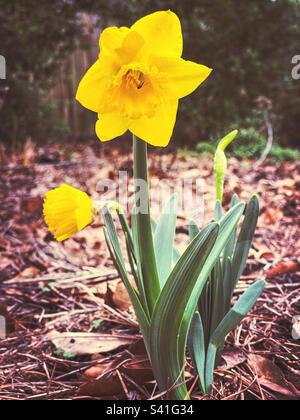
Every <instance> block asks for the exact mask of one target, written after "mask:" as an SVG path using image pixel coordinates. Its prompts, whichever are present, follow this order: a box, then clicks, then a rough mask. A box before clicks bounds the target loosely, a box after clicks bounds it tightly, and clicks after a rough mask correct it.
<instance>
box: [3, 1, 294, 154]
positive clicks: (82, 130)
mask: <svg viewBox="0 0 300 420" xmlns="http://www.w3.org/2000/svg"><path fill="white" fill-rule="evenodd" d="M167 9H171V10H173V11H174V12H176V13H177V14H178V16H179V17H180V20H181V22H182V29H183V35H184V54H183V57H184V58H186V59H189V60H192V61H196V62H199V63H201V64H205V65H207V66H209V67H212V68H213V69H214V72H213V73H212V75H211V76H210V77H209V79H208V80H207V81H206V82H205V83H204V84H203V85H202V86H201V87H200V89H199V90H197V91H196V92H195V93H193V94H192V95H190V96H189V97H187V98H185V99H183V100H182V101H181V103H180V112H179V114H178V120H177V124H176V128H175V132H174V137H175V142H174V144H176V146H177V147H184V148H186V149H193V150H198V152H203V151H204V152H210V151H212V149H211V146H214V145H215V144H216V142H217V140H218V139H219V138H220V137H222V136H223V135H224V134H226V133H227V132H228V131H230V130H231V129H235V128H239V129H241V136H240V140H239V141H238V142H237V143H239V144H240V147H239V148H236V147H235V148H234V150H233V153H234V154H235V156H236V157H238V158H240V157H243V156H247V157H249V158H255V159H256V158H258V157H259V156H260V155H261V153H262V152H263V150H264V148H265V145H266V137H267V125H266V115H267V117H268V119H269V121H270V122H271V124H272V127H273V129H274V137H275V145H274V146H273V149H272V153H273V155H274V160H276V159H279V160H281V159H282V158H284V159H293V158H294V157H295V156H296V155H295V154H294V153H292V152H291V150H290V148H297V147H298V145H299V144H300V142H299V140H300V80H293V79H292V76H291V72H292V68H293V65H292V63H291V60H292V57H293V56H295V55H299V54H300V47H299V36H300V3H299V0H251V1H245V0H244V1H241V0H184V1H182V0H127V1H124V0H110V1H107V0H97V1H96V0H82V1H81V0H80V1H75V0H51V1H49V0H26V1H22V0H14V1H10V2H8V1H7V0H0V55H3V56H4V57H5V59H6V62H7V79H6V80H0V121H1V124H0V140H1V141H5V142H9V143H10V144H13V145H14V144H16V143H18V142H24V141H26V140H27V139H28V138H31V139H32V140H33V141H36V142H39V141H40V142H45V141H64V140H67V139H70V138H72V139H75V138H77V139H79V140H80V141H83V140H84V139H85V138H88V137H91V136H94V127H93V121H95V120H96V115H95V114H93V113H91V112H89V111H87V110H85V109H83V108H82V107H81V106H80V105H79V104H77V103H76V101H75V92H76V89H77V85H78V82H79V81H80V79H81V77H82V76H83V74H84V73H85V71H86V70H87V69H88V67H89V66H90V65H91V64H92V63H93V62H94V61H95V60H96V59H97V54H98V38H99V35H100V33H101V31H102V30H103V29H104V28H105V27H107V26H111V25H116V26H122V25H124V26H129V25H130V24H131V23H133V22H134V21H135V20H137V19H138V18H140V17H142V16H143V15H146V14H148V13H152V12H154V11H157V10H167ZM209 150H210V151H209Z"/></svg>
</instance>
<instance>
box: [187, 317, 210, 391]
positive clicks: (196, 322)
mask: <svg viewBox="0 0 300 420" xmlns="http://www.w3.org/2000/svg"><path fill="white" fill-rule="evenodd" d="M188 347H189V350H190V354H191V357H192V359H193V362H194V366H195V367H196V369H197V373H198V376H199V381H200V385H201V389H202V392H203V394H205V389H206V388H205V353H206V349H205V338H204V330H203V324H202V319H201V316H200V314H199V312H196V313H195V315H194V318H193V320H192V322H191V327H190V331H189V338H188Z"/></svg>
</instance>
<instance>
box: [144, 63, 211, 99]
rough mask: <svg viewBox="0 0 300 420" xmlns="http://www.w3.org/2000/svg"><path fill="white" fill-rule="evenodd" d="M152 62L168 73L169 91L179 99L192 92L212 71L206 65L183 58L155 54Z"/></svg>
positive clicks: (161, 70)
mask: <svg viewBox="0 0 300 420" xmlns="http://www.w3.org/2000/svg"><path fill="white" fill-rule="evenodd" d="M150 62H151V64H152V65H155V66H156V67H157V68H158V70H159V71H160V72H162V73H165V74H167V77H168V93H169V95H170V97H173V98H177V99H180V98H183V97H184V96H187V95H189V94H190V93H192V92H193V91H194V90H195V89H197V87H198V86H199V85H200V84H201V83H202V82H204V80H205V79H206V78H207V77H208V76H209V75H210V73H211V72H212V69H210V68H208V67H206V66H203V65H201V64H197V63H194V62H192V61H186V60H183V59H182V58H174V57H158V56H153V57H151V60H150Z"/></svg>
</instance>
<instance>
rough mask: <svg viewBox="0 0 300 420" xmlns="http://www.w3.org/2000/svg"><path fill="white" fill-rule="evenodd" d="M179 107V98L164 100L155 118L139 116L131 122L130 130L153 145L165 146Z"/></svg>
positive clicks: (169, 137) (170, 134)
mask: <svg viewBox="0 0 300 420" xmlns="http://www.w3.org/2000/svg"><path fill="white" fill-rule="evenodd" d="M177 109H178V100H173V101H168V100H163V103H162V104H161V105H160V106H159V107H158V108H157V110H156V112H155V116H154V117H153V118H148V117H145V116H144V117H142V118H139V119H137V120H135V121H133V122H132V123H131V124H130V127H129V130H130V131H131V132H132V133H133V134H134V135H135V136H137V137H139V138H140V139H142V140H144V141H146V142H147V143H149V144H152V145H153V146H159V147H165V146H167V145H168V143H169V141H170V139H171V136H172V133H173V129H174V125H175V122H176V115H177Z"/></svg>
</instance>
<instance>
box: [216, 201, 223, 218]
mask: <svg viewBox="0 0 300 420" xmlns="http://www.w3.org/2000/svg"><path fill="white" fill-rule="evenodd" d="M222 216H223V209H222V203H221V201H220V200H217V202H216V207H215V220H216V221H217V222H218V221H219V220H221V219H222Z"/></svg>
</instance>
